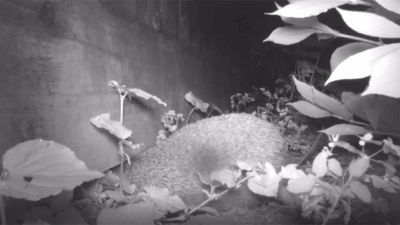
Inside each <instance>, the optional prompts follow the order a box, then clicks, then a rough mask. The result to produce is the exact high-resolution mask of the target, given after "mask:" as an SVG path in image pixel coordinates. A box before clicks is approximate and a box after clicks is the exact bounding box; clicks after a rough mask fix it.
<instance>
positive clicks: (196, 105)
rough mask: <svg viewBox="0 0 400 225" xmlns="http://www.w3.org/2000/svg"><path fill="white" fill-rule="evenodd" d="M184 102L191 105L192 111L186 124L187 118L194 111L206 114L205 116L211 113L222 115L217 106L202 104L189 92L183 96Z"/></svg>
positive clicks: (201, 101)
mask: <svg viewBox="0 0 400 225" xmlns="http://www.w3.org/2000/svg"><path fill="white" fill-rule="evenodd" d="M185 100H186V101H187V102H189V103H190V104H191V105H193V109H192V110H191V111H190V113H189V115H188V116H187V119H186V124H187V123H188V122H189V118H190V116H191V115H192V113H193V112H194V111H195V110H200V112H202V113H204V114H207V116H210V115H211V114H212V113H217V114H223V112H222V110H221V109H220V108H219V107H218V106H216V105H214V104H212V103H207V102H204V101H203V100H201V99H200V98H198V97H196V96H195V95H194V94H193V93H192V92H191V91H189V92H188V93H186V94H185Z"/></svg>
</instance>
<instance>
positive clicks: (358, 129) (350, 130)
mask: <svg viewBox="0 0 400 225" xmlns="http://www.w3.org/2000/svg"><path fill="white" fill-rule="evenodd" d="M320 132H322V133H325V134H327V135H363V134H366V133H371V132H373V131H371V129H368V128H367V127H363V126H358V125H353V124H345V123H342V124H336V125H333V126H331V127H329V128H327V129H325V130H320Z"/></svg>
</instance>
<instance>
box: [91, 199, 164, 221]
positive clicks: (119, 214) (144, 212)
mask: <svg viewBox="0 0 400 225" xmlns="http://www.w3.org/2000/svg"><path fill="white" fill-rule="evenodd" d="M159 216H161V215H159V214H158V213H157V210H156V207H155V205H154V203H151V202H141V203H137V204H128V205H125V206H121V207H118V208H105V209H103V210H102V211H101V212H100V215H99V217H98V219H97V224H99V225H110V224H121V225H122V224H126V225H153V224H154V220H156V219H159V218H160V217H159Z"/></svg>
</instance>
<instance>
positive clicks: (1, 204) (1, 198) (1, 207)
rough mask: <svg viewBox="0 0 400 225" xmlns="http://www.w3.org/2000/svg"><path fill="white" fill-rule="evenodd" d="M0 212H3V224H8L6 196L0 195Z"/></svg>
mask: <svg viewBox="0 0 400 225" xmlns="http://www.w3.org/2000/svg"><path fill="white" fill-rule="evenodd" d="M0 210H1V211H0V214H1V224H3V225H7V218H6V206H5V204H4V196H3V195H0Z"/></svg>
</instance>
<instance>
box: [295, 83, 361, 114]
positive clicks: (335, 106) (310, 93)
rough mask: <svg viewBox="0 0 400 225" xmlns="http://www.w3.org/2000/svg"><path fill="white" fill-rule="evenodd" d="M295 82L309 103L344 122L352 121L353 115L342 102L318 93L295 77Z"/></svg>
mask: <svg viewBox="0 0 400 225" xmlns="http://www.w3.org/2000/svg"><path fill="white" fill-rule="evenodd" d="M293 80H294V83H295V85H296V89H297V91H298V92H299V93H300V94H301V96H302V97H303V98H304V99H305V100H307V101H308V102H310V103H312V104H314V105H316V106H318V107H320V108H322V109H324V110H326V111H328V112H330V113H331V114H333V115H334V116H336V117H339V118H342V119H344V120H350V119H351V118H352V116H353V115H352V114H351V113H350V112H349V111H348V110H347V109H346V107H345V106H344V105H343V104H342V103H341V102H340V101H338V100H336V99H334V98H332V97H330V96H328V95H326V94H324V93H322V92H320V91H318V90H317V89H315V88H314V87H313V86H311V85H308V84H306V83H304V82H301V81H299V80H297V79H296V78H295V77H293Z"/></svg>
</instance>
